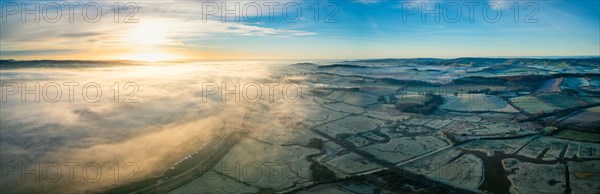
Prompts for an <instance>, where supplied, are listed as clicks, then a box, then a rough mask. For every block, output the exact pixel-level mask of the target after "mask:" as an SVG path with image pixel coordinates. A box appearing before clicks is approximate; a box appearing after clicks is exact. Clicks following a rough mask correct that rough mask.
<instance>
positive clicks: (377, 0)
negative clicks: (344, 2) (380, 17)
mask: <svg viewBox="0 0 600 194" xmlns="http://www.w3.org/2000/svg"><path fill="white" fill-rule="evenodd" d="M354 2H357V3H361V4H367V5H370V4H378V3H380V2H381V0H354Z"/></svg>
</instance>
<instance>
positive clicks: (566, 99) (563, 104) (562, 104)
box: [536, 94, 598, 109]
mask: <svg viewBox="0 0 600 194" xmlns="http://www.w3.org/2000/svg"><path fill="white" fill-rule="evenodd" d="M536 97H537V98H539V99H540V100H542V101H544V102H546V103H548V104H551V105H554V106H556V107H558V108H561V109H565V108H574V107H579V106H585V105H588V104H592V103H597V102H598V100H597V99H595V98H586V97H574V96H569V95H564V94H541V95H538V96H536Z"/></svg>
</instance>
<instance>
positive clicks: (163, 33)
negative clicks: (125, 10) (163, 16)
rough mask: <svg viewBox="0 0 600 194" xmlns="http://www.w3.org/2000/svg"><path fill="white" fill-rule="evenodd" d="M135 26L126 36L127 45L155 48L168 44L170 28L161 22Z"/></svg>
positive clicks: (148, 22) (147, 22)
mask: <svg viewBox="0 0 600 194" xmlns="http://www.w3.org/2000/svg"><path fill="white" fill-rule="evenodd" d="M133 25H135V26H134V27H133V28H132V29H131V30H129V32H128V33H127V35H126V36H125V40H126V42H127V43H129V44H132V45H137V46H145V47H156V46H162V45H166V44H168V43H169V42H170V41H169V39H168V38H169V37H168V36H169V31H168V30H169V29H171V28H170V26H169V25H168V23H166V22H162V21H146V22H143V23H142V22H140V23H137V24H133Z"/></svg>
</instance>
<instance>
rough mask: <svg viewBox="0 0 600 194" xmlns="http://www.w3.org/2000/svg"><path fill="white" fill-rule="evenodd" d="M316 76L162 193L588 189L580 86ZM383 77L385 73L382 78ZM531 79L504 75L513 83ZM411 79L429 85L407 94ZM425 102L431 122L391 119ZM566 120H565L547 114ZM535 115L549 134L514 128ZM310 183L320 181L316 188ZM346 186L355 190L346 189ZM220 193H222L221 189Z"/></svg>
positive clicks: (590, 149) (372, 74)
mask: <svg viewBox="0 0 600 194" xmlns="http://www.w3.org/2000/svg"><path fill="white" fill-rule="evenodd" d="M540 68H541V67H540ZM316 69H317V71H319V72H327V74H319V73H312V74H306V75H304V76H307V78H302V76H296V77H291V78H289V79H286V80H288V81H289V82H292V83H296V84H301V85H302V88H304V89H306V90H308V91H311V92H308V93H305V94H304V95H303V96H302V97H301V98H300V99H299V101H298V102H296V103H297V104H298V105H299V107H303V109H297V110H295V111H286V109H285V108H282V109H281V110H280V111H266V112H265V111H261V108H258V109H257V110H256V111H254V112H253V114H251V115H250V116H246V119H249V120H253V121H255V122H256V121H258V123H265V124H267V123H269V124H268V125H250V126H251V127H252V129H253V130H254V131H252V132H250V133H248V134H247V135H246V137H245V138H244V139H242V140H241V141H240V142H239V143H238V144H237V145H236V146H235V147H233V148H232V149H231V150H230V151H229V153H228V154H227V155H225V157H224V158H223V159H222V160H220V161H219V162H218V163H217V164H216V165H214V166H213V167H212V169H211V170H210V171H209V173H206V174H205V175H204V176H202V177H200V178H198V179H197V180H194V181H193V182H192V183H189V184H187V185H185V186H183V187H180V188H178V189H177V190H174V191H172V193H186V192H207V193H227V192H230V191H232V190H236V191H237V192H236V193H256V192H259V193H260V192H264V191H275V192H289V191H293V193H397V192H399V191H398V190H394V191H393V192H392V191H388V190H386V189H390V187H389V186H382V185H381V184H382V183H381V182H377V181H382V179H381V177H378V176H380V174H378V173H383V172H385V173H397V172H398V171H401V172H402V173H408V174H410V175H417V176H416V177H412V178H416V180H419V181H425V182H426V181H434V182H435V183H441V184H443V185H447V186H448V187H447V188H455V189H456V188H457V189H460V191H469V192H484V191H486V190H488V189H490V186H494V185H496V187H500V188H494V190H493V191H490V192H498V191H502V192H501V193H503V192H509V193H536V192H541V193H564V192H566V190H567V188H568V187H569V188H571V192H572V193H581V192H585V191H594V192H598V191H599V190H600V186H599V184H598V182H600V181H598V180H599V179H598V178H600V170H598V168H599V165H598V161H599V160H600V146H598V144H597V143H594V142H598V138H599V137H598V135H597V134H596V133H594V132H593V131H588V132H583V131H581V130H580V129H581V128H582V127H589V126H591V127H596V128H597V126H600V123H598V122H600V116H598V113H599V112H600V106H598V107H591V108H587V109H580V110H577V108H578V107H582V106H588V107H589V106H590V105H592V104H595V103H600V98H598V97H596V96H593V95H577V93H576V92H581V91H583V90H584V89H585V88H586V87H594V86H593V85H594V83H595V82H593V80H592V79H589V78H581V77H575V78H571V77H566V78H563V77H552V78H548V79H543V80H537V79H535V80H534V81H536V84H531V85H527V86H521V85H519V84H514V83H512V82H511V84H513V85H506V84H505V82H503V80H495V79H491V78H490V79H487V78H485V77H483V78H481V79H482V80H486V79H487V80H488V81H489V84H488V85H486V83H484V82H482V83H471V82H469V83H464V84H462V83H461V82H454V83H451V82H449V81H448V80H452V79H455V78H457V77H461V75H460V74H458V73H457V74H456V75H445V74H443V73H439V72H441V71H442V70H440V69H435V68H434V69H406V68H404V67H393V68H392V67H390V68H388V67H378V68H377V70H374V71H371V70H368V71H367V70H366V69H368V68H363V67H353V66H345V65H339V66H331V67H325V68H321V67H316ZM391 70H393V71H396V72H392V73H388V72H386V71H391ZM537 70H539V69H537ZM537 70H536V69H535V68H534V69H531V68H513V69H511V70H510V71H508V70H507V71H506V72H507V73H508V74H510V75H522V74H526V73H527V72H531V71H537ZM488 71H494V72H495V71H498V70H492V69H486V68H481V69H480V70H479V71H477V72H476V73H473V74H474V75H486V76H491V74H488V73H489V72H488ZM551 71H554V70H551V69H546V70H545V72H544V73H543V74H551ZM357 72H363V73H364V74H357ZM425 72H429V73H425ZM436 72H437V73H436ZM365 75H367V76H365ZM436 76H438V77H436ZM434 77H435V78H434ZM380 78H385V79H380ZM392 78H393V79H392ZM411 79H418V80H423V79H431V80H432V81H430V82H418V83H416V84H415V83H413V82H412V80H411ZM507 79H509V78H507ZM510 79H512V78H510ZM515 80H518V79H515ZM439 83H451V84H449V86H451V87H449V88H441V89H440V87H439V85H435V84H439ZM532 88H534V89H533V90H531V89H532ZM524 89H529V91H524ZM510 90H514V91H510ZM573 90H575V91H576V92H573ZM564 91H570V92H571V93H564ZM427 95H440V96H441V97H442V98H443V102H442V103H441V104H439V106H437V107H436V109H435V111H433V112H431V113H427V114H425V113H422V114H417V113H409V112H403V111H399V108H398V104H417V105H425V101H426V100H427V98H426V96H427ZM257 106H258V107H268V106H269V105H266V104H260V103H259V105H257ZM567 109H569V110H573V111H571V112H567V113H561V114H558V113H560V112H561V111H565V110H567ZM540 113H545V114H540ZM555 114H556V116H555ZM539 115H542V116H543V117H541V118H543V119H546V120H551V119H554V117H556V118H558V119H559V120H557V122H554V123H553V125H550V124H549V123H548V122H547V121H546V120H542V119H540V120H536V119H529V120H527V119H520V118H521V117H525V118H535V117H534V116H539ZM545 115H550V116H545ZM552 116H554V117H552ZM275 121H276V122H275ZM273 123H276V124H273ZM555 125H556V126H569V127H570V128H569V127H567V129H568V130H565V128H560V129H558V128H559V127H556V126H555ZM557 129H558V131H553V130H557ZM578 130H579V131H578ZM238 169H240V170H241V172H237V170H238ZM586 169H592V170H590V171H586ZM385 173H384V174H385ZM216 175H218V176H216ZM210 176H212V177H210ZM215 176H216V177H221V176H222V177H224V178H221V179H222V180H223V181H222V182H220V183H216V182H215V180H214V179H216V178H214V177H215ZM318 176H327V177H328V178H330V179H327V180H326V181H325V182H321V181H323V180H321V179H319V177H318ZM356 177H360V178H358V179H360V180H363V182H356V181H354V179H353V178H356ZM568 178H569V179H570V183H568V181H567V180H568ZM364 180H369V181H364ZM373 180H375V181H373ZM428 183H429V182H428ZM223 184H225V185H227V184H228V185H231V186H230V187H228V188H226V189H222V188H220V187H222V186H223ZM401 184H405V185H404V186H403V188H404V189H406V190H402V192H408V193H410V192H411V191H412V192H415V191H417V192H419V190H411V189H410V188H412V187H411V186H410V185H408V183H401ZM415 188H417V187H415ZM420 192H424V193H427V192H433V190H421V191H420ZM459 193H460V192H459Z"/></svg>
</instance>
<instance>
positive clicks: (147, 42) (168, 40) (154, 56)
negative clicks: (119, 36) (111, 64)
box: [119, 20, 181, 62]
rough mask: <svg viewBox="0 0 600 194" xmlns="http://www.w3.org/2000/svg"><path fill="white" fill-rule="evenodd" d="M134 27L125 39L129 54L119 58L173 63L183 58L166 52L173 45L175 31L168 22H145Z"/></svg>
mask: <svg viewBox="0 0 600 194" xmlns="http://www.w3.org/2000/svg"><path fill="white" fill-rule="evenodd" d="M133 25H134V26H133V27H132V28H131V29H130V30H129V31H128V33H126V35H125V36H124V37H123V38H124V42H126V43H127V47H128V48H130V49H129V52H128V53H127V54H125V55H122V56H120V57H119V58H121V59H124V60H134V61H146V62H156V61H171V60H177V59H181V56H179V55H177V54H173V53H170V52H168V51H166V48H168V47H170V46H172V45H173V43H174V42H176V41H174V40H173V37H172V36H173V33H172V32H171V31H170V30H172V29H173V26H171V25H170V24H169V23H168V22H165V21H160V20H145V21H144V22H140V23H137V24H133Z"/></svg>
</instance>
